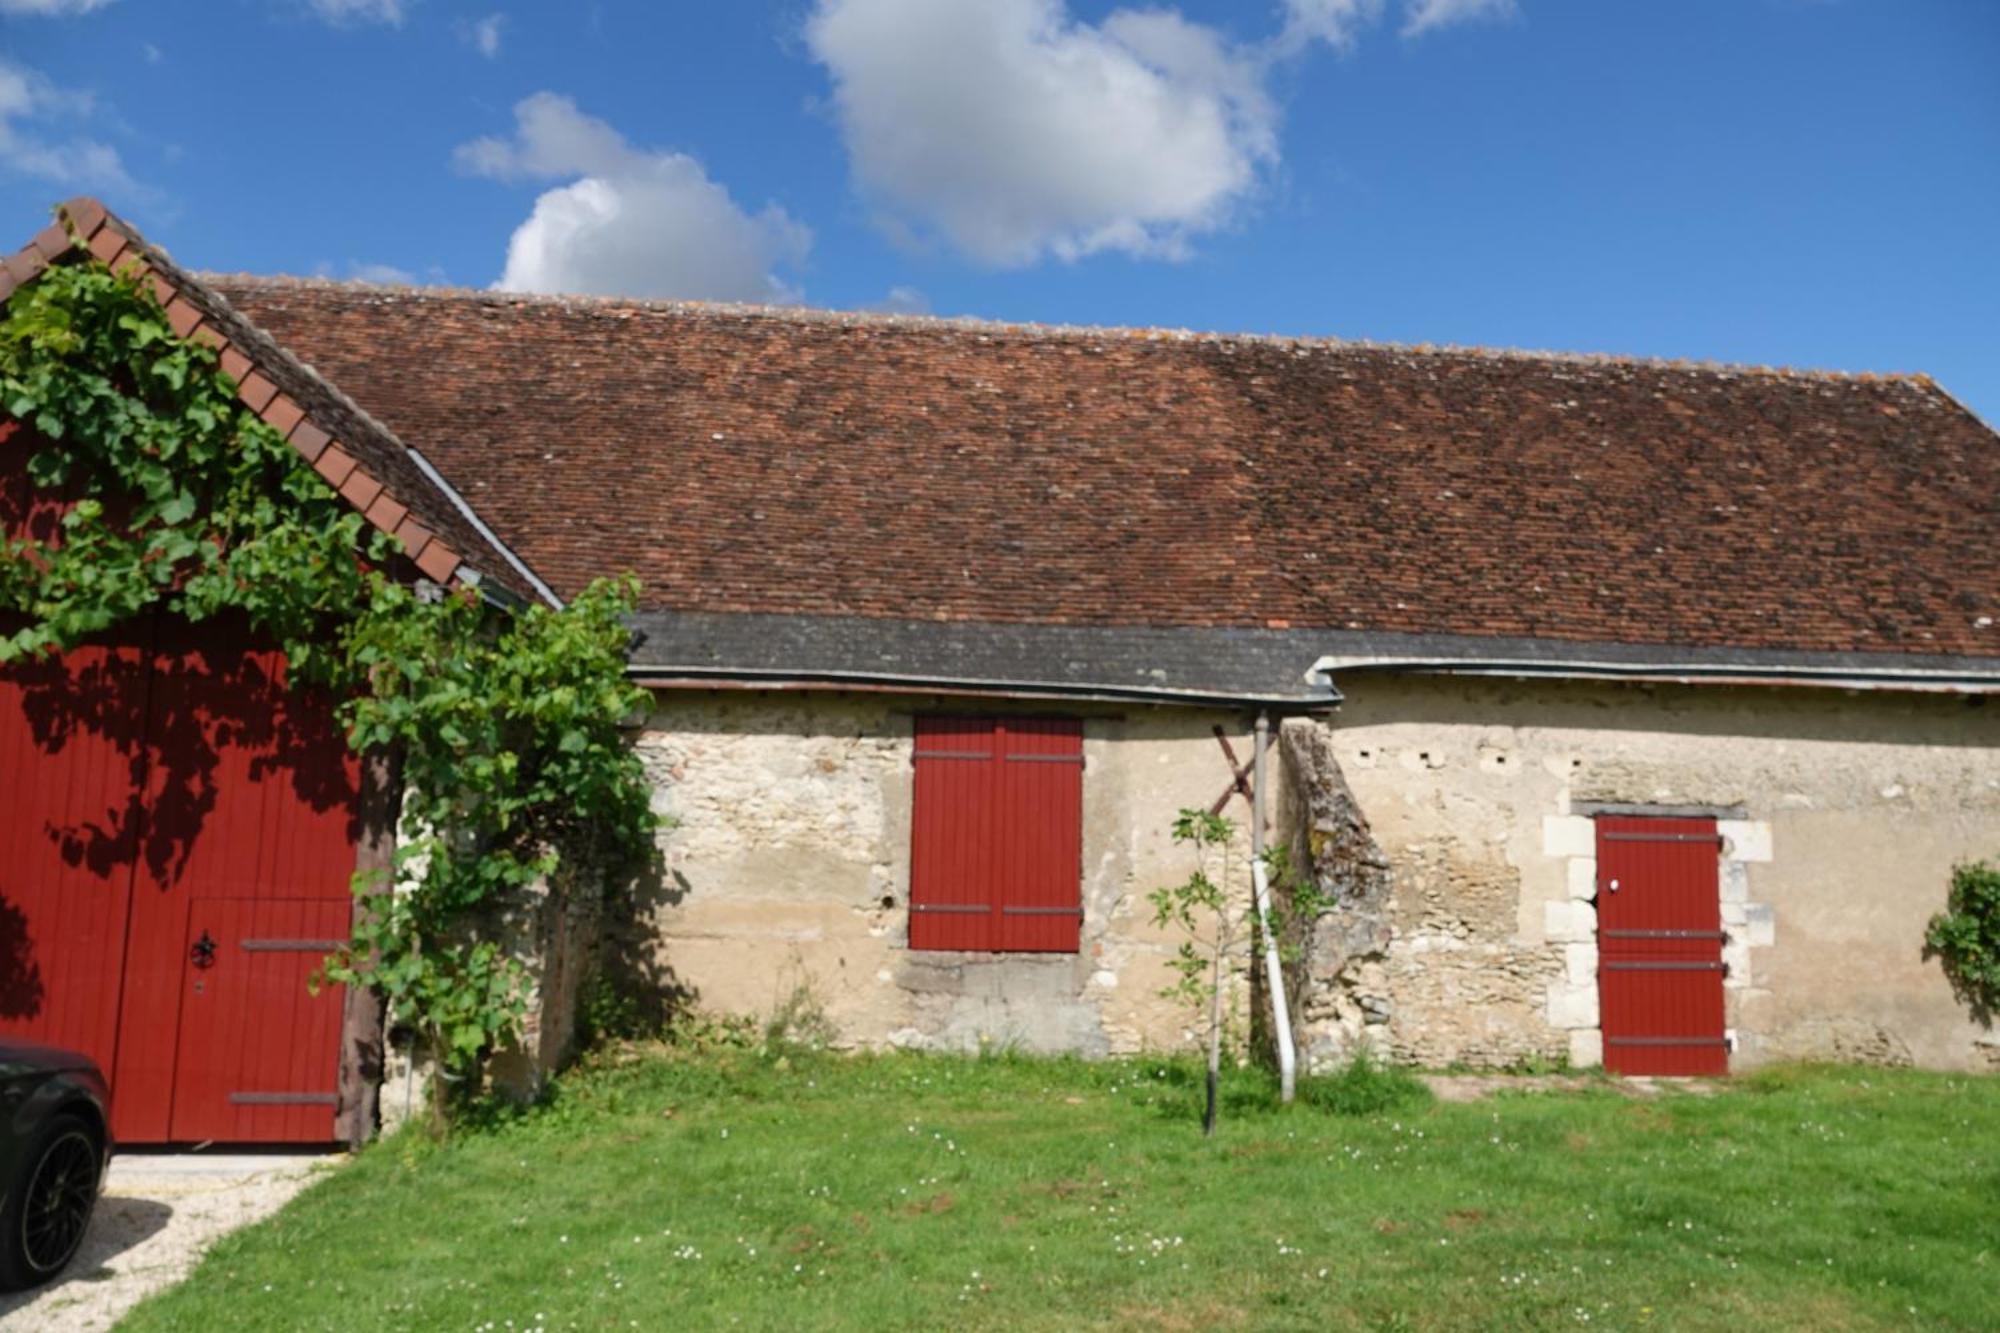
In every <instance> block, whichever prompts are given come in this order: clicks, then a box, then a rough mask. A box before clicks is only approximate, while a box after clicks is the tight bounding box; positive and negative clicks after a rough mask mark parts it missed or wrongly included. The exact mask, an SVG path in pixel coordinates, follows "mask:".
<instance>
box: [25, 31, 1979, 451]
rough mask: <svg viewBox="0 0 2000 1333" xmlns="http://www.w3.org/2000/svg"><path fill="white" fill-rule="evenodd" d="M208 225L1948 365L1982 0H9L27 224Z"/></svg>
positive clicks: (212, 240) (687, 280) (1395, 334)
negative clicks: (71, 204) (105, 206)
mask: <svg viewBox="0 0 2000 1333" xmlns="http://www.w3.org/2000/svg"><path fill="white" fill-rule="evenodd" d="M80 191H87V192H91V193H95V194H98V195H99V196H100V197H102V198H104V199H105V200H106V201H107V202H108V203H110V204H111V205H112V206H113V207H114V208H116V209H118V210H119V211H121V212H122V213H124V214H125V215H126V216H127V217H128V218H130V219H131V220H132V221H134V222H135V223H137V224H138V225H139V226H140V227H141V228H142V229H144V230H145V231H146V232H147V234H148V235H149V236H150V237H151V238H152V239H154V240H155V241H157V242H159V243H162V244H164V245H166V246H167V247H168V248H170V249H171V250H172V251H173V252H174V254H175V255H176V256H177V257H178V258H180V259H181V260H182V261H183V262H186V263H189V264H192V265H194V266H197V267H201V268H210V269H223V270H247V271H252V272H261V273H281V272H282V273H302V274H314V273H317V274H324V275H328V276H333V277H351V276H363V277H368V276H374V277H383V278H396V277H397V276H398V275H404V276H406V277H407V278H408V279H409V280H414V281H418V282H449V283H453V284H458V285H468V286H486V285H489V284H493V283H496V282H501V281H503V280H504V281H505V282H506V283H507V284H508V285H511V286H517V287H525V288H535V289H544V290H599V291H613V292H619V293H624V294H631V295H663V296H666V295H685V296H700V297H714V298H727V299H766V300H769V299H776V300H802V301H804V302H806V303H808V304H812V305H823V306H835V307H848V308H854V307H868V306H876V307H883V306H886V307H890V308H903V309H916V310H929V311H933V312H936V313H939V314H970V315H980V316H988V317H993V318H1000V319H1009V320H1041V321H1052V322H1075V323H1099V324H1143V325H1164V326H1171V327H1195V328H1208V329H1225V330H1245V331H1254V332H1273V333H1298V334H1326V335H1337V336H1342V337H1351V338H1369V339H1380V340H1388V341H1400V342H1432V343H1464V344H1480V345H1488V346H1511V347H1536V348H1559V349H1567V350H1581V351H1605V352H1617V353H1634V354H1647V355H1663V356H1687V357H1699V358H1714V359H1718V360H1726V361H1743V362H1750V363H1757V364H1771V365H1778V364H1783V365H1806V366H1821V367H1832V368H1838V369H1854V370H1924V371H1929V372H1930V373H1932V374H1934V375H1936V376H1937V377H1938V378H1939V380H1940V381H1941V382H1942V383H1943V384H1944V385H1945V386H1946V387H1947V388H1949V389H1951V390H1952V391H1953V392H1955V393H1956V394H1957V395H1958V396H1959V397H1960V398H1961V399H1963V400H1964V401H1966V402H1967V403H1969V404H1970V405H1971V406H1972V407H1973V408H1974V409H1975V410H1978V411H1980V412H1981V413H1982V414H1983V415H1984V416H1985V417H1986V419H1987V420H1988V421H1994V422H2000V255H1996V242H2000V3H1992V2H1990V0H1511V2H1510V0H1253V2H1252V3H1233V4H1224V3H1214V2H1211V0H1180V3H1178V4H1174V5H1169V6H1165V7H1154V8H1133V7H1126V8H1122V9H1121V8H1119V7H1117V6H1113V5H1107V4H1099V3H1088V2H1086V0H1069V2H1068V3H1067V4H1065V3H1063V2H1062V0H783V2H782V3H768V4H767V3H758V2H757V0H740V2H739V3H728V4H724V3H702V2H698V0H658V2H655V3H645V2H642V0H597V2H595V3H586V2H584V0H566V2H563V3H556V2H554V0H538V2H535V3H530V0H482V2H481V3H477V4H459V3H451V2H450V0H0V228H4V229H6V230H7V231H8V233H9V234H12V235H16V236H19V237H21V238H23V239H25V237H26V236H27V235H29V234H31V233H32V232H33V231H34V230H36V229H37V228H38V227H39V226H40V225H42V223H43V221H44V220H45V219H46V210H47V208H48V206H49V205H50V204H51V203H53V202H54V201H56V200H58V199H60V198H63V197H66V196H67V195H69V194H72V193H77V192H80Z"/></svg>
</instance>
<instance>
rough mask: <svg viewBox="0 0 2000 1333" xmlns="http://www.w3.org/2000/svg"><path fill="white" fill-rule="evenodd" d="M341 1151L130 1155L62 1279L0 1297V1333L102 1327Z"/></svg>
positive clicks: (267, 1210) (123, 1157) (279, 1202)
mask: <svg viewBox="0 0 2000 1333" xmlns="http://www.w3.org/2000/svg"><path fill="white" fill-rule="evenodd" d="M342 1160H343V1158H342V1156H341V1155H340V1154H337V1153H336V1154H332V1155H328V1156H299V1155H296V1154H274V1153H256V1154H249V1153H228V1154H224V1153H187V1152H181V1153H130V1154H120V1155H119V1156H117V1157H114V1158H112V1160H111V1179H110V1181H109V1183H108V1184H107V1185H106V1187H105V1191H104V1197H103V1198H102V1199H101V1200H99V1201H98V1204H97V1214H96V1216H94V1217H93V1218H92V1219H91V1223H90V1234H89V1235H88V1236H86V1237H84V1241H83V1249H82V1250H81V1251H80V1252H79V1253H78V1254H77V1256H76V1261H75V1262H74V1263H72V1264H71V1265H70V1267H69V1271H68V1272H67V1273H66V1274H65V1275H64V1277H63V1280H62V1281H60V1282H57V1283H55V1284H54V1285H53V1286H49V1287H44V1288H42V1289H40V1290H38V1291H32V1292H24V1293H19V1294H14V1295H5V1296H0V1330H8V1331H9V1333H12V1331H13V1330H20V1333H27V1331H28V1330H30V1329H32V1330H34V1333H71V1331H72V1330H77V1331H79V1333H81V1330H103V1329H108V1328H110V1327H111V1326H112V1325H113V1324H115V1323H117V1322H118V1320H119V1319H120V1318H121V1317H122V1316H123V1315H124V1314H125V1312H126V1311H128V1310H130V1309H131V1308H132V1307H133V1306H134V1305H137V1304H138V1303H139V1301H140V1299H141V1298H143V1297H145V1296H147V1295H150V1294H151V1293H153V1292H155V1291H158V1290H159V1289H160V1288H162V1287H166V1286H171V1285H172V1284H174V1283H176V1282H178V1281H180V1280H181V1279H182V1278H184V1277H186V1276H187V1275H188V1273H189V1271H190V1270H192V1269H193V1268H194V1266H195V1263H196V1261H197V1260H199V1259H200V1258H201V1256H202V1253H203V1252H204V1251H205V1250H207V1249H208V1247H209V1246H210V1245H212V1244H214V1243H215V1241H216V1239H217V1238H218V1237H220V1236H223V1235H226V1234H227V1233H229V1232H231V1231H234V1230H235V1229H236V1228H238V1227H240V1226H246V1225H248V1224H249V1223H251V1222H255V1221H257V1220H258V1219H259V1218H261V1217H265V1216H268V1215H269V1214H271V1213H274V1212H276V1211H277V1210H278V1209H279V1208H280V1207H281V1206H283V1204H284V1203H285V1201H286V1200H287V1199H289V1198H291V1197H292V1196H293V1195H294V1194H297V1193H298V1192H299V1191H300V1190H301V1189H303V1188H304V1187H305V1185H306V1184H307V1183H308V1182H309V1181H310V1180H311V1179H312V1177H313V1176H315V1175H317V1174H318V1173H319V1172H320V1171H324V1170H331V1169H333V1168H335V1167H337V1166H338V1165H339V1163H340V1162H341V1161H342Z"/></svg>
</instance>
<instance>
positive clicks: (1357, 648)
mask: <svg viewBox="0 0 2000 1333" xmlns="http://www.w3.org/2000/svg"><path fill="white" fill-rule="evenodd" d="M1300 637H1301V638H1306V637H1311V638H1312V640H1313V642H1314V644H1315V647H1316V651H1317V652H1318V654H1319V656H1318V657H1317V658H1316V659H1315V660H1314V662H1313V663H1312V665H1311V666H1310V667H1309V668H1308V671H1307V674H1308V675H1309V676H1310V677H1311V679H1313V680H1314V681H1315V682H1331V681H1337V680H1341V679H1345V678H1346V677H1347V676H1348V675H1350V674H1352V673H1358V672H1369V671H1411V672H1443V673H1449V674H1455V675H1489V676H1516V677H1527V676H1558V677H1564V678H1575V677H1579V676H1585V677H1597V678H1601V679H1606V680H1653V681H1665V680H1685V681H1731V680H1761V681H1775V682H1783V683H1787V684H1799V685H1837V686H1841V687H1844V688H1850V689H1913V690H1946V691H1951V692H1955V693H1966V694H1988V693H1995V692H2000V658H1973V657H1955V656H1949V655H1946V654H1942V653H1800V652H1785V651H1782V650H1773V649H1754V648H1704V647H1699V646H1689V647H1676V646H1672V645H1658V644H1631V643H1577V642H1566V641H1561V640H1555V639H1490V638H1476V637H1472V636H1468V635H1462V634H1363V633H1352V632H1349V633H1342V632H1339V631H1333V632H1324V631H1321V632H1314V633H1312V634H1310V635H1304V634H1302V635H1300Z"/></svg>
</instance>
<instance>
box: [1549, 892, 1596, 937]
mask: <svg viewBox="0 0 2000 1333" xmlns="http://www.w3.org/2000/svg"><path fill="white" fill-rule="evenodd" d="M1542 933H1543V934H1544V935H1545V936H1547V937H1548V939H1549V941H1550V943H1553V944H1563V943H1570V942H1578V943H1581V942H1583V941H1586V940H1587V941H1590V942H1592V943H1595V942H1596V940H1597V909H1596V908H1595V907H1593V906H1592V905H1591V904H1589V903H1586V902H1578V901H1577V900H1576V899H1574V898H1564V899H1562V900H1561V901H1559V902H1553V903H1543V904H1542Z"/></svg>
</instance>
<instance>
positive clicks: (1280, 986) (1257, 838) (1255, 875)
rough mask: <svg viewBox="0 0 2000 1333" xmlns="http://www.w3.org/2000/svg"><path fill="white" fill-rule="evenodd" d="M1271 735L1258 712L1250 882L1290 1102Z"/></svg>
mask: <svg viewBox="0 0 2000 1333" xmlns="http://www.w3.org/2000/svg"><path fill="white" fill-rule="evenodd" d="M1270 739H1271V717H1270V714H1268V713H1265V712H1264V711H1262V710H1261V709H1260V710H1259V711H1258V713H1257V735H1256V739H1255V740H1254V741H1253V742H1252V743H1251V748H1250V883H1251V885H1252V886H1253V887H1254V889H1255V891H1256V896H1257V925H1258V926H1259V928H1260V929H1261V930H1262V931H1263V934H1264V978H1265V980H1266V982H1268V983H1269V985H1270V988H1271V1026H1272V1027H1273V1028H1275V1029H1276V1031H1277V1038H1278V1087H1279V1090H1280V1095H1281V1097H1282V1098H1283V1100H1285V1101H1287V1102H1289V1101H1291V1100H1292V1096H1293V1094H1294V1093H1295V1092H1296V1091H1297V1090H1298V1076H1299V1075H1298V1060H1299V1057H1298V1050H1297V1048H1296V1047H1294V1046H1293V1045H1292V1011H1291V1006H1290V1005H1288V1004H1286V1002H1285V969H1284V964H1283V960H1281V959H1280V958H1279V957H1278V938H1277V936H1276V935H1275V934H1273V933H1272V931H1271V874H1270V870H1269V868H1268V867H1267V866H1266V865H1265V863H1264V747H1265V745H1266V744H1268V743H1269V741H1270Z"/></svg>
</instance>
